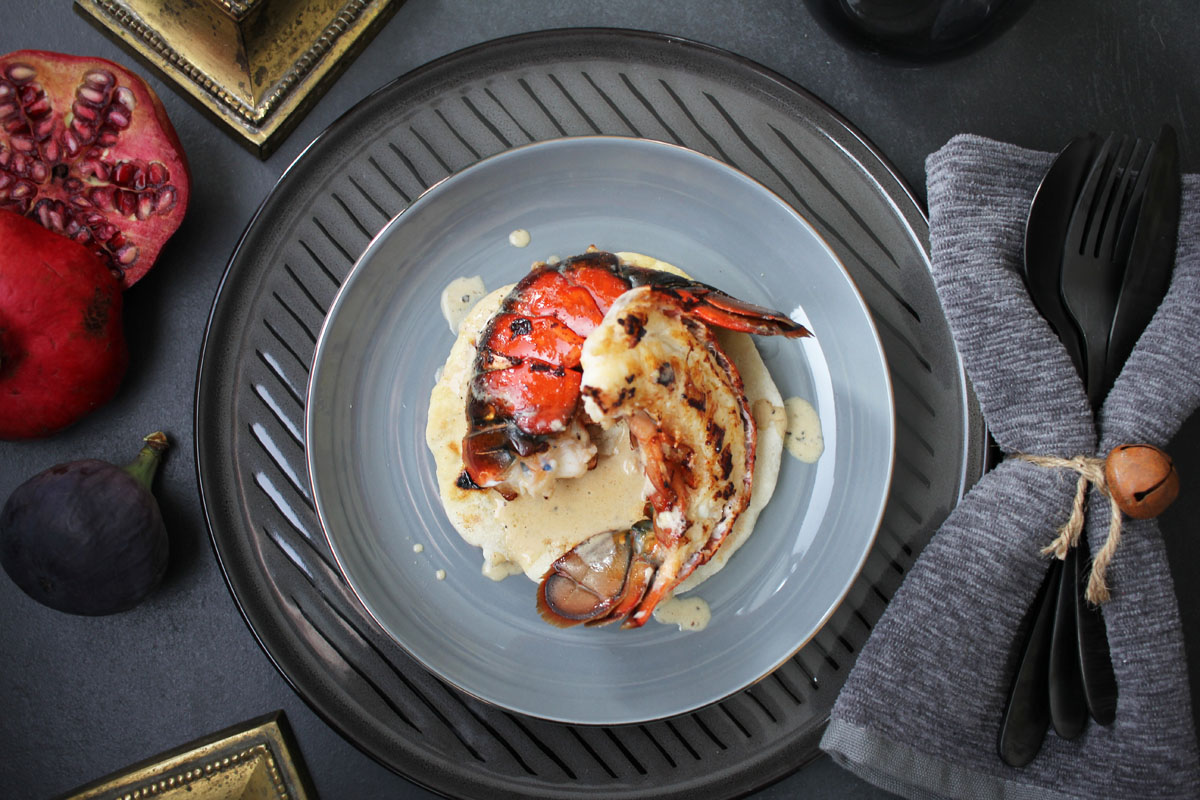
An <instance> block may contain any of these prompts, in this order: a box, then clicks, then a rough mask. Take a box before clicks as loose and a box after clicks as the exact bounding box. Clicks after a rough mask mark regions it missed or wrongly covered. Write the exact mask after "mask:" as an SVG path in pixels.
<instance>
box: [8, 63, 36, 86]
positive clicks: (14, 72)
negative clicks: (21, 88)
mask: <svg viewBox="0 0 1200 800" xmlns="http://www.w3.org/2000/svg"><path fill="white" fill-rule="evenodd" d="M35 77H37V70H35V69H34V68H33V67H31V66H29V65H28V64H10V65H9V67H8V78H9V80H11V81H13V82H14V83H25V82H26V81H31V80H33V79H34V78H35Z"/></svg>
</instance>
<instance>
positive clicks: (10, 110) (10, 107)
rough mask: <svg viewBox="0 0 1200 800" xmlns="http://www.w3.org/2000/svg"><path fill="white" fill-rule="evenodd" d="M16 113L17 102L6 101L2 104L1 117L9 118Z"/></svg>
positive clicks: (0, 106)
mask: <svg viewBox="0 0 1200 800" xmlns="http://www.w3.org/2000/svg"><path fill="white" fill-rule="evenodd" d="M3 99H4V98H3V97H0V100H3ZM15 113H17V104H16V103H5V104H4V105H0V119H7V118H8V117H10V116H12V115H13V114H15Z"/></svg>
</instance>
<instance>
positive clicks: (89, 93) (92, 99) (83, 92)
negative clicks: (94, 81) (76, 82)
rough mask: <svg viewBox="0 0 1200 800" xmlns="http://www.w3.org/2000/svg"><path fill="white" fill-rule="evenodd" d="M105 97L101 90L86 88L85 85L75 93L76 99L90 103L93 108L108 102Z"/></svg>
mask: <svg viewBox="0 0 1200 800" xmlns="http://www.w3.org/2000/svg"><path fill="white" fill-rule="evenodd" d="M105 95H106V92H104V91H103V90H102V89H96V88H93V87H91V86H88V85H87V84H86V83H85V84H84V85H83V86H80V87H79V88H78V89H77V90H76V91H75V96H76V97H78V98H79V99H80V100H83V101H85V102H88V103H91V104H92V105H94V106H99V105H104V104H105V103H106V102H108V97H106V96H105Z"/></svg>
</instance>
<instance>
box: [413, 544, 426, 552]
mask: <svg viewBox="0 0 1200 800" xmlns="http://www.w3.org/2000/svg"><path fill="white" fill-rule="evenodd" d="M413 552H414V553H424V552H425V545H423V544H421V543H419V542H418V543H417V544H414V545H413Z"/></svg>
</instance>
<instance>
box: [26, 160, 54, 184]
mask: <svg viewBox="0 0 1200 800" xmlns="http://www.w3.org/2000/svg"><path fill="white" fill-rule="evenodd" d="M29 177H30V178H33V182H34V183H45V182H46V178H48V177H50V169H49V168H48V167H47V166H46V162H44V161H35V162H33V166H32V167H31V168H30V170H29Z"/></svg>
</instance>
